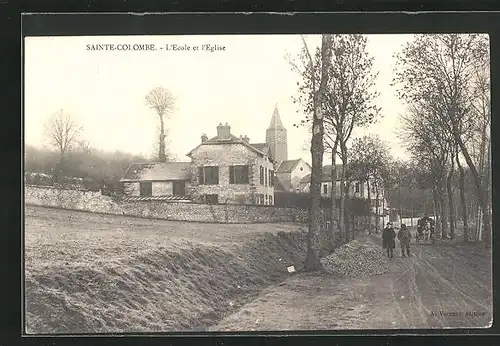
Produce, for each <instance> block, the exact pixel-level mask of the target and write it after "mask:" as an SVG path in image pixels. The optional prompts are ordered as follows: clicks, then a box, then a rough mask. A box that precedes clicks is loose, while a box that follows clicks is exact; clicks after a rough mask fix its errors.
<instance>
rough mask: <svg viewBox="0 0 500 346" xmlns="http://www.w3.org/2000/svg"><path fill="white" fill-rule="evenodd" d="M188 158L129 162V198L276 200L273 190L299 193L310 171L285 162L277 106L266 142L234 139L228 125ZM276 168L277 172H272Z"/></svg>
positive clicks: (125, 180) (213, 201)
mask: <svg viewBox="0 0 500 346" xmlns="http://www.w3.org/2000/svg"><path fill="white" fill-rule="evenodd" d="M187 156H188V157H189V158H190V159H191V161H190V162H174V163H165V162H164V163H144V164H133V165H131V166H130V167H129V169H128V170H127V171H126V173H125V175H124V177H123V179H122V180H121V182H122V183H123V185H124V190H125V194H126V195H128V196H141V197H154V196H186V197H187V198H189V199H190V200H192V201H195V202H201V203H211V204H217V203H241V204H263V205H273V204H274V200H275V198H274V191H275V187H276V186H280V189H281V190H284V191H289V192H290V191H292V192H293V191H295V192H297V191H299V189H300V182H301V179H302V178H303V177H304V176H305V175H307V174H310V172H311V167H310V166H309V164H307V162H305V161H304V160H302V159H296V160H288V142H287V130H286V128H285V127H284V126H283V123H282V121H281V117H280V114H279V111H278V107H277V106H275V108H274V111H273V113H272V116H271V122H270V124H269V127H268V128H267V130H266V141H265V142H263V143H250V140H249V138H248V137H247V136H244V137H243V136H240V137H236V136H234V135H233V134H232V133H231V127H230V126H229V125H228V124H227V123H226V124H225V125H222V124H219V126H217V135H216V136H215V137H213V138H210V139H209V138H208V136H207V135H205V134H203V135H202V136H201V142H200V143H199V145H198V146H196V147H195V148H194V149H193V150H191V151H190V152H189V153H188V154H187ZM276 170H278V171H279V172H278V174H275V171H276Z"/></svg>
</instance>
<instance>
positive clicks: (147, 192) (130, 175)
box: [120, 162, 191, 197]
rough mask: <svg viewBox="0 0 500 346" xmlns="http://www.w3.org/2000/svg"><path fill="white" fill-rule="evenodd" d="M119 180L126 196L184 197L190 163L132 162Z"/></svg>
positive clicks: (188, 179) (188, 183) (187, 184)
mask: <svg viewBox="0 0 500 346" xmlns="http://www.w3.org/2000/svg"><path fill="white" fill-rule="evenodd" d="M120 182H121V183H122V184H123V187H124V191H125V194H126V195H127V196H134V197H158V196H182V197H184V196H186V195H187V192H188V188H189V185H190V183H191V163H190V162H155V163H134V164H131V165H130V167H129V168H128V169H127V170H126V172H125V174H124V176H123V178H122V179H121V180H120Z"/></svg>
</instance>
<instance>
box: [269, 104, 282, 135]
mask: <svg viewBox="0 0 500 346" xmlns="http://www.w3.org/2000/svg"><path fill="white" fill-rule="evenodd" d="M269 128H270V129H284V128H285V127H284V126H283V123H282V122H281V118H280V113H279V111H278V105H277V104H276V105H275V106H274V112H273V116H272V118H271V123H270V124H269Z"/></svg>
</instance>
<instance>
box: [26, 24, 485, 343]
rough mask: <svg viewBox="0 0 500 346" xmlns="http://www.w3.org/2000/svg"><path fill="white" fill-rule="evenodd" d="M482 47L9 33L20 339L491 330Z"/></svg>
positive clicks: (450, 40)
mask: <svg viewBox="0 0 500 346" xmlns="http://www.w3.org/2000/svg"><path fill="white" fill-rule="evenodd" d="M489 40H490V39H489V36H488V35H487V34H482V33H426V34H360V33H353V34H347V33H342V34H339V33H329V34H304V35H301V34H261V35H256V34H252V35H249V34H248V35H245V34H239V35H235V34H232V35H227V34H224V35H137V36H130V35H114V36H98V35H94V36H31V37H25V38H24V42H23V54H24V72H23V75H24V80H23V92H24V98H23V110H24V115H23V128H24V136H23V141H24V143H23V147H24V153H23V155H24V158H23V168H24V172H23V174H24V197H23V198H24V211H23V214H24V220H23V223H24V232H23V235H22V236H23V244H24V253H23V266H24V278H23V294H24V311H23V313H24V330H25V333H26V334H33V335H34V334H68V335H71V334H99V333H115V334H116V333H177V332H179V333H181V332H241V333H243V332H255V331H260V332H266V331H271V332H272V331H331V330H347V331H353V330H403V329H404V330H407V329H437V330H443V329H451V328H460V329H461V328H489V327H491V326H492V323H493V299H492V279H493V271H492V165H491V157H492V155H491V136H490V134H491V127H490V124H491V97H490V41H489Z"/></svg>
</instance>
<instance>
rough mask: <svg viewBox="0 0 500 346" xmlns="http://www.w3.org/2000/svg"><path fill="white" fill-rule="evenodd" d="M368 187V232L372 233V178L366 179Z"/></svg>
mask: <svg viewBox="0 0 500 346" xmlns="http://www.w3.org/2000/svg"><path fill="white" fill-rule="evenodd" d="M366 187H367V188H368V234H372V191H371V186H370V179H366ZM375 231H377V230H375Z"/></svg>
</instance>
